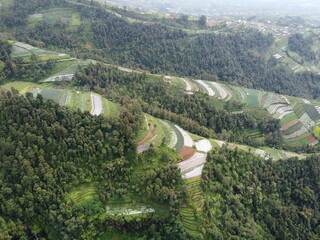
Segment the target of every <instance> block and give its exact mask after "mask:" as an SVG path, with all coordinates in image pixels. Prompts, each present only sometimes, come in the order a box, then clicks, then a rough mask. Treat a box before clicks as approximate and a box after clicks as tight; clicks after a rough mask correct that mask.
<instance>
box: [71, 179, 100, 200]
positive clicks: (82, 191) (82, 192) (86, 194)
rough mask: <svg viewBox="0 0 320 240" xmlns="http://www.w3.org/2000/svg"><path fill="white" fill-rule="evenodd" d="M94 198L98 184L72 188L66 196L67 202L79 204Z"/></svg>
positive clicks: (86, 184) (96, 194)
mask: <svg viewBox="0 0 320 240" xmlns="http://www.w3.org/2000/svg"><path fill="white" fill-rule="evenodd" d="M95 196H98V184H97V183H85V184H81V185H79V186H77V187H74V188H73V189H72V190H71V191H70V193H69V194H68V195H67V201H69V202H74V203H79V202H82V201H84V200H87V199H91V198H93V197H95Z"/></svg>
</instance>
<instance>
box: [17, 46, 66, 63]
mask: <svg viewBox="0 0 320 240" xmlns="http://www.w3.org/2000/svg"><path fill="white" fill-rule="evenodd" d="M31 55H36V56H38V57H39V59H40V60H41V61H47V60H49V59H52V60H58V59H61V60H63V59H69V58H70V55H69V54H62V53H58V52H54V51H49V50H44V49H40V48H37V47H33V46H31V45H29V44H26V43H22V42H14V43H13V44H12V53H11V57H13V58H17V57H20V58H24V59H25V58H26V59H27V60H28V59H29V58H30V57H31Z"/></svg>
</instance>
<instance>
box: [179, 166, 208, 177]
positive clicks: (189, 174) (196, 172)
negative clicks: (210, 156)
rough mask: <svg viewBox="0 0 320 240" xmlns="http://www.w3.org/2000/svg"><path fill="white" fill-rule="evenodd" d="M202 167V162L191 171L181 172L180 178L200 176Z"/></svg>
mask: <svg viewBox="0 0 320 240" xmlns="http://www.w3.org/2000/svg"><path fill="white" fill-rule="evenodd" d="M203 167H204V164H202V165H201V166H199V167H196V168H195V169H193V170H192V171H190V172H187V173H185V174H183V175H182V178H184V179H189V178H193V177H198V176H201V174H202V170H203Z"/></svg>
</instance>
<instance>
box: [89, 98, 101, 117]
mask: <svg viewBox="0 0 320 240" xmlns="http://www.w3.org/2000/svg"><path fill="white" fill-rule="evenodd" d="M91 104H92V110H91V112H90V113H91V115H94V116H99V115H100V114H101V113H102V99H101V96H97V95H95V94H92V93H91Z"/></svg>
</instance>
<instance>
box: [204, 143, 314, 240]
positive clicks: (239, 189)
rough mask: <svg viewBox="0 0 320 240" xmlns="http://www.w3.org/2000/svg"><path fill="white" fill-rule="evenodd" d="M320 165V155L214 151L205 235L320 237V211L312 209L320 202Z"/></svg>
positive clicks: (210, 159) (207, 189) (207, 183)
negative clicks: (272, 157) (270, 157)
mask: <svg viewBox="0 0 320 240" xmlns="http://www.w3.org/2000/svg"><path fill="white" fill-rule="evenodd" d="M319 164H320V160H319V157H312V158H308V159H306V160H298V159H290V160H286V161H282V160H280V161H277V162H270V161H265V160H264V159H262V158H259V157H257V156H255V155H252V154H250V153H245V152H243V151H240V150H235V151H233V150H228V149H226V148H222V149H220V150H216V151H213V152H212V153H210V154H209V157H208V163H207V165H206V166H205V169H204V172H203V177H202V186H203V189H204V191H205V196H206V198H205V199H206V200H205V203H204V206H205V207H204V216H205V217H204V220H205V223H204V224H203V227H204V228H205V229H207V231H206V232H205V238H206V239H216V238H223V239H234V238H240V239H305V238H307V239H317V238H318V237H319V232H318V231H317V228H318V224H317V222H318V218H319V216H318V215H314V214H308V212H309V211H312V210H311V209H318V205H319V204H318V200H319V190H318V187H317V186H318V185H319V182H318V181H319V174H318V173H317V172H316V171H314V170H313V169H314V168H317V167H319ZM296 171H299V172H300V174H297V173H296ZM301 181H303V183H302V182H301ZM309 213H310V212H309ZM309 223H310V225H309ZM277 226H281V228H279V227H277ZM293 229H295V230H294V231H293Z"/></svg>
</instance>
